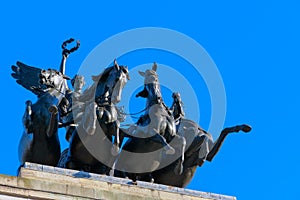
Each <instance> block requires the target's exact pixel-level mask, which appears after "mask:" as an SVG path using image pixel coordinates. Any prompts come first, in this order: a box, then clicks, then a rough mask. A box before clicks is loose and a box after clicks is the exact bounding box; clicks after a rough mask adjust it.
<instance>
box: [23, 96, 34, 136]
mask: <svg viewBox="0 0 300 200" xmlns="http://www.w3.org/2000/svg"><path fill="white" fill-rule="evenodd" d="M25 104H26V109H25V113H24V115H23V125H24V128H25V129H26V132H27V133H32V131H33V130H32V129H33V127H32V126H33V123H32V119H31V114H32V110H31V105H32V102H31V101H29V100H28V101H26V102H25Z"/></svg>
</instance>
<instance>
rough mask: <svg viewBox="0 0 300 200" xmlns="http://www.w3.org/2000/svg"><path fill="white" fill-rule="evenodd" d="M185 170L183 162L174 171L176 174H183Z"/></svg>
mask: <svg viewBox="0 0 300 200" xmlns="http://www.w3.org/2000/svg"><path fill="white" fill-rule="evenodd" d="M182 172H183V164H182V163H180V164H179V165H177V166H176V168H175V169H174V173H175V174H176V175H181V174H182Z"/></svg>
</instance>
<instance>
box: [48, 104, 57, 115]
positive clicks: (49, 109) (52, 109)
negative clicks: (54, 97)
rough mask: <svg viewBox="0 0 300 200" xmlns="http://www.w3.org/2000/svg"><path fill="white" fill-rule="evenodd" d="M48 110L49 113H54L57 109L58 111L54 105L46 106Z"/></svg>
mask: <svg viewBox="0 0 300 200" xmlns="http://www.w3.org/2000/svg"><path fill="white" fill-rule="evenodd" d="M48 111H49V112H50V113H51V114H56V113H57V111H58V109H57V107H56V106H50V107H49V108H48Z"/></svg>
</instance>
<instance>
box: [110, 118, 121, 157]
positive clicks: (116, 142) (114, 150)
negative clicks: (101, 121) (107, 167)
mask: <svg viewBox="0 0 300 200" xmlns="http://www.w3.org/2000/svg"><path fill="white" fill-rule="evenodd" d="M112 126H113V130H114V131H113V132H114V133H113V134H114V135H115V139H114V144H113V146H112V148H111V154H112V155H113V156H117V155H118V154H119V151H120V129H119V127H120V123H119V121H114V122H113V124H112ZM123 139H124V138H122V142H123Z"/></svg>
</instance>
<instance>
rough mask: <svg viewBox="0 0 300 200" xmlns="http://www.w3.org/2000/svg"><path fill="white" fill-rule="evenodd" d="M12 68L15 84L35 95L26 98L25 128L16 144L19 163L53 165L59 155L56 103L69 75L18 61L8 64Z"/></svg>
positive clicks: (55, 163)
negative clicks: (33, 99)
mask: <svg viewBox="0 0 300 200" xmlns="http://www.w3.org/2000/svg"><path fill="white" fill-rule="evenodd" d="M12 71H13V73H12V74H11V75H12V77H13V78H15V79H16V82H17V83H18V84H20V85H22V86H23V87H25V88H26V89H28V90H30V91H32V92H33V93H34V94H36V95H37V96H38V100H37V101H36V102H35V103H34V104H32V102H31V101H26V109H25V113H24V115H23V125H24V129H25V130H24V132H23V134H22V137H21V139H20V142H19V147H18V153H19V160H20V163H21V165H23V164H24V163H25V162H34V163H38V164H43V165H51V166H56V165H57V163H58V160H59V158H60V143H59V139H58V112H57V107H56V106H57V105H58V104H59V102H60V101H61V99H62V98H63V97H64V94H65V91H66V89H67V82H66V80H68V79H69V77H67V76H66V75H64V74H63V73H61V72H60V71H57V70H54V69H48V70H42V69H39V68H35V67H31V66H28V65H26V64H24V63H22V62H17V63H16V65H12Z"/></svg>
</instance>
